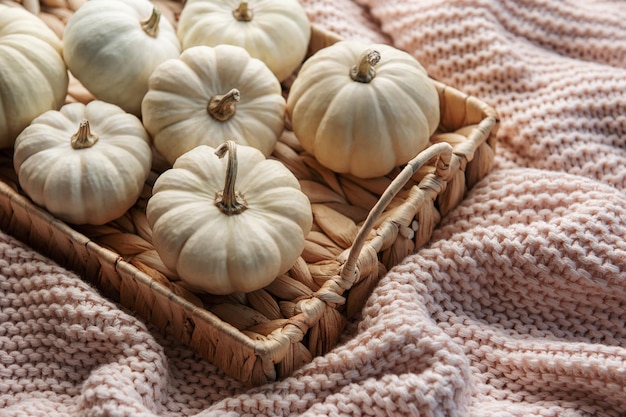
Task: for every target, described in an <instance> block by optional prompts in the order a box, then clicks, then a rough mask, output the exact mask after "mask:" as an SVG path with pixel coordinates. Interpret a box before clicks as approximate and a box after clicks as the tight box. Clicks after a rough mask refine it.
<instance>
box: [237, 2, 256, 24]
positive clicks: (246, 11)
mask: <svg viewBox="0 0 626 417" xmlns="http://www.w3.org/2000/svg"><path fill="white" fill-rule="evenodd" d="M233 16H235V19H237V20H238V21H240V22H249V21H251V20H252V10H250V8H249V7H248V2H247V1H242V2H241V3H239V6H237V7H236V8H235V9H233Z"/></svg>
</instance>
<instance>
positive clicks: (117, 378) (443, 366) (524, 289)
mask: <svg viewBox="0 0 626 417" xmlns="http://www.w3.org/2000/svg"><path fill="white" fill-rule="evenodd" d="M7 1H8V0H7ZM301 2H302V4H303V6H304V7H305V9H306V11H307V14H308V16H309V18H310V19H311V21H313V22H314V23H315V24H316V25H319V26H320V27H322V28H325V29H328V30H331V31H334V32H336V33H337V34H339V35H340V36H342V37H344V38H349V39H359V40H362V41H365V42H383V43H392V44H393V45H394V46H396V47H398V48H400V49H403V50H406V51H408V52H409V53H411V54H412V55H413V56H415V57H416V58H417V59H418V60H419V61H420V62H421V63H422V64H423V65H424V66H425V68H426V69H427V70H428V72H429V74H430V75H431V76H433V77H434V78H436V79H438V80H440V81H442V82H444V83H446V84H448V85H451V86H453V87H455V88H458V89H459V90H461V91H463V92H466V93H468V94H472V95H474V96H476V97H478V98H480V99H481V100H484V101H485V102H487V103H488V104H490V105H492V106H493V107H494V108H496V109H497V110H498V112H499V114H500V116H501V126H500V130H499V132H498V145H497V149H496V157H495V161H494V169H493V171H492V172H490V174H489V175H488V176H487V177H486V178H484V179H483V180H481V181H480V182H478V183H477V184H476V185H475V186H474V187H473V188H472V189H471V190H469V192H468V193H467V195H466V196H465V199H464V201H463V202H462V203H461V204H460V205H459V206H458V207H456V208H455V209H453V210H452V211H451V212H450V213H448V214H447V215H446V216H445V217H444V218H443V219H442V221H441V223H440V224H439V225H438V227H437V228H436V229H435V231H434V233H433V236H432V239H431V241H430V242H429V243H428V244H427V245H426V246H424V247H422V248H420V249H418V250H417V251H415V253H413V254H411V255H409V256H408V257H406V258H405V259H403V260H402V261H401V262H400V263H399V264H398V265H397V266H396V267H394V268H393V269H391V270H390V271H388V273H387V274H386V275H385V276H384V277H383V278H382V279H381V280H380V282H379V283H378V284H377V286H376V287H375V288H374V290H373V292H372V294H371V296H370V297H369V298H368V300H367V302H366V305H365V306H364V308H363V310H362V312H361V314H360V316H359V317H358V318H357V319H355V320H353V321H351V322H350V323H349V324H348V328H347V329H346V331H345V332H344V334H343V335H342V337H341V340H340V344H339V345H338V346H336V348H335V349H333V350H332V351H331V352H329V353H327V354H325V355H323V356H320V357H316V358H314V359H313V361H312V362H310V363H308V364H306V365H304V366H303V367H302V368H301V369H298V370H297V371H295V372H294V374H293V375H292V376H290V377H288V378H286V379H284V380H282V381H277V382H274V383H271V384H267V385H264V386H260V387H254V388H249V387H246V386H243V385H242V384H241V383H239V382H238V381H235V380H234V379H232V378H231V377H229V376H227V375H225V374H224V373H223V372H222V371H221V370H219V369H218V368H217V367H216V366H214V365H212V364H210V363H208V362H207V361H205V360H203V359H201V358H199V357H198V356H197V355H196V354H194V353H193V352H192V351H190V350H189V349H188V348H187V347H185V346H184V345H182V344H181V343H180V342H179V341H178V340H175V339H174V338H172V337H170V336H167V335H163V334H161V333H160V332H159V331H158V330H157V329H155V328H153V327H152V326H151V325H146V324H144V323H143V322H142V321H141V320H140V319H138V318H136V317H134V316H133V314H132V312H130V311H127V310H125V309H124V308H123V307H121V306H120V305H118V304H116V303H113V302H111V301H109V300H107V299H106V298H104V297H103V296H102V295H101V294H100V293H99V292H98V291H97V289H94V288H92V287H91V286H89V285H88V284H86V283H85V282H84V281H83V280H82V279H81V277H79V276H77V275H76V274H74V273H72V272H71V271H68V270H66V269H65V268H62V267H60V266H59V265H57V264H56V263H54V262H52V261H51V260H50V259H48V258H47V257H46V256H44V254H40V253H37V252H35V251H34V250H32V249H31V248H29V247H28V246H27V245H25V244H24V243H23V242H20V241H18V240H16V239H14V238H13V237H11V236H8V235H7V234H5V233H4V232H2V231H0V417H17V416H20V417H21V416H25V417H26V416H28V417H32V416H46V417H49V416H52V417H68V416H124V417H136V416H142V417H157V416H158V417H207V416H211V417H214V416H220V417H223V416H227V417H238V416H307V417H313V416H385V415H386V416H393V417H395V416H400V417H405V416H407V417H408V416H464V417H465V416H472V417H479V416H480V417H487V416H498V417H504V416H510V417H526V416H544V417H546V416H572V417H581V416H599V417H619V416H625V415H626V194H625V189H626V168H625V167H626V23H625V22H626V3H625V2H623V1H621V0H615V1H611V0H594V1H587V0H564V1H557V0H552V1H551V0H523V1H522V0H437V1H426V0H384V1H383V0H301Z"/></svg>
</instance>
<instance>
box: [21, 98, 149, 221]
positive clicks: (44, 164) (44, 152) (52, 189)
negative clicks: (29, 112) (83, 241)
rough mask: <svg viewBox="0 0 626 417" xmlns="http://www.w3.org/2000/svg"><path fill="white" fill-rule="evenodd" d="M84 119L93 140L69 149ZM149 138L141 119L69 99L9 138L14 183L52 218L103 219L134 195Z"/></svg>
mask: <svg viewBox="0 0 626 417" xmlns="http://www.w3.org/2000/svg"><path fill="white" fill-rule="evenodd" d="M83 120H88V121H89V123H90V127H91V131H92V132H93V133H96V134H97V135H98V141H97V142H96V143H95V145H93V146H92V147H90V148H84V149H73V148H72V145H71V137H72V135H73V134H74V133H76V131H77V129H78V126H79V125H80V123H81V121H83ZM149 143H150V139H149V137H148V133H147V132H146V131H145V129H144V128H143V125H142V124H141V121H140V120H139V119H138V118H137V117H135V116H133V115H132V114H129V113H126V112H124V111H123V110H122V109H121V108H119V107H118V106H115V105H113V104H110V103H106V102H103V101H99V100H94V101H91V102H90V103H89V104H87V105H85V104H83V103H70V104H66V105H65V106H63V107H61V109H60V110H59V111H55V110H50V111H47V112H46V113H44V114H42V115H41V116H39V117H37V118H36V119H35V120H33V122H32V123H31V124H30V125H29V126H28V127H27V128H26V129H24V131H23V132H22V133H21V134H20V135H19V136H18V137H17V139H16V141H15V151H14V156H13V163H14V167H15V171H16V172H17V174H18V178H19V182H20V186H21V187H22V188H23V189H24V192H25V193H26V194H27V195H28V196H29V197H30V198H31V199H32V200H33V201H34V202H35V203H37V204H39V205H40V206H43V207H45V208H46V209H47V210H48V211H49V212H50V213H52V214H53V215H54V216H55V217H57V218H59V219H61V220H64V221H67V222H69V223H73V224H95V225H98V224H104V223H107V222H109V221H112V220H114V219H116V218H118V217H120V216H122V215H123V214H124V213H125V212H126V211H127V210H128V209H129V208H130V207H131V206H132V205H133V204H134V203H135V202H136V201H137V199H138V198H139V195H140V193H141V191H142V190H143V186H144V183H145V181H146V179H147V177H148V174H149V172H150V167H151V162H152V153H151V150H150V145H149Z"/></svg>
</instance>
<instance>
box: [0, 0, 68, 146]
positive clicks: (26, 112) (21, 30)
mask: <svg viewBox="0 0 626 417" xmlns="http://www.w3.org/2000/svg"><path fill="white" fill-rule="evenodd" d="M0 68H2V69H1V70H0V148H11V147H12V146H13V144H14V142H15V138H16V137H17V135H18V134H19V133H20V132H21V131H22V130H23V129H24V128H25V127H26V126H28V124H29V123H30V122H31V121H32V120H33V119H34V118H35V117H37V116H39V115H40V114H42V113H43V112H45V111H47V110H58V109H59V108H60V107H61V106H62V105H63V103H64V101H65V97H66V95H67V86H68V74H67V68H66V66H65V63H64V62H63V57H62V52H61V41H60V39H59V38H58V37H57V35H56V34H55V33H54V32H52V30H50V29H49V28H48V27H47V26H46V25H45V24H44V23H43V21H41V20H40V19H38V18H36V17H35V16H33V15H32V14H30V13H29V12H27V11H26V10H24V9H21V8H17V7H8V6H4V5H1V4H0Z"/></svg>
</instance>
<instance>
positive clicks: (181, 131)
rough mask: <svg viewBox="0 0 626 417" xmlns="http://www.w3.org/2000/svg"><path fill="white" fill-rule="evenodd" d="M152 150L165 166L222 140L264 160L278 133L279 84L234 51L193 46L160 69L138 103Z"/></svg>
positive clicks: (281, 103)
mask: <svg viewBox="0 0 626 417" xmlns="http://www.w3.org/2000/svg"><path fill="white" fill-rule="evenodd" d="M142 115H143V123H144V125H145V126H146V129H147V130H148V132H150V134H151V135H152V137H153V139H154V147H155V148H156V150H157V151H159V153H160V154H162V155H163V156H164V157H165V159H166V160H168V161H169V163H170V164H173V163H174V161H175V160H176V158H178V157H179V156H180V155H182V154H183V153H185V152H187V151H189V150H190V149H192V148H194V147H196V146H198V145H208V146H211V147H214V148H215V147H218V146H219V145H220V144H222V143H224V142H225V141H227V140H235V141H236V142H237V143H240V144H243V145H249V146H253V147H255V148H257V149H259V150H260V151H261V152H262V153H263V155H265V156H266V157H267V156H269V155H270V154H271V153H272V151H273V150H274V146H275V144H276V141H277V139H278V137H279V136H280V134H281V133H282V131H283V128H284V123H285V99H284V97H283V95H282V89H281V86H280V83H279V82H278V80H277V79H276V77H275V76H274V74H272V72H271V71H270V70H269V69H268V68H267V66H266V65H265V64H264V63H263V62H262V61H260V60H258V59H255V58H252V57H250V55H249V54H248V52H247V51H246V50H245V49H243V48H241V47H238V46H233V45H218V46H216V47H213V48H212V47H208V46H196V47H193V48H190V49H187V50H185V51H183V53H182V54H181V55H180V58H179V59H173V60H168V61H166V62H164V63H163V64H161V65H159V66H158V67H157V68H156V69H155V71H154V73H153V74H152V76H151V77H150V80H149V88H148V92H147V93H146V95H145V97H144V100H143V103H142Z"/></svg>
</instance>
